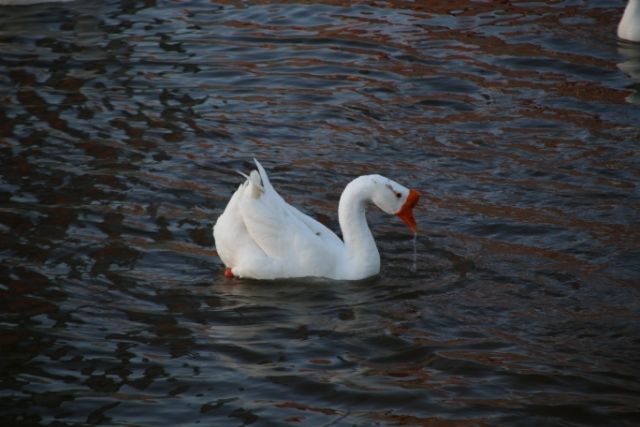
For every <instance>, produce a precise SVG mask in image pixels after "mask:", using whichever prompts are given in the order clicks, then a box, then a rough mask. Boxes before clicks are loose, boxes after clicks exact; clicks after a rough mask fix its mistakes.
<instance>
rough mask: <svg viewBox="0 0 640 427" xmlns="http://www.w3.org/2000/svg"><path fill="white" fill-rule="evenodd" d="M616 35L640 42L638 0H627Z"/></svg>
mask: <svg viewBox="0 0 640 427" xmlns="http://www.w3.org/2000/svg"><path fill="white" fill-rule="evenodd" d="M618 37H619V38H621V39H624V40H629V41H632V42H640V0H629V2H628V3H627V7H626V8H625V9H624V14H623V15H622V19H621V20H620V23H619V24H618Z"/></svg>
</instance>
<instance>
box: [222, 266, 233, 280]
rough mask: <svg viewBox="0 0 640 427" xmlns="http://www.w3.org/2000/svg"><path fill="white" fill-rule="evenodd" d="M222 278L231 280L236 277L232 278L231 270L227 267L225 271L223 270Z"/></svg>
mask: <svg viewBox="0 0 640 427" xmlns="http://www.w3.org/2000/svg"><path fill="white" fill-rule="evenodd" d="M224 277H226V278H227V279H233V278H234V277H236V276H234V275H233V271H231V269H230V268H229V267H227V268H226V270H224Z"/></svg>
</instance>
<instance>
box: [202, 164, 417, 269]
mask: <svg viewBox="0 0 640 427" xmlns="http://www.w3.org/2000/svg"><path fill="white" fill-rule="evenodd" d="M255 163H256V167H257V170H253V171H252V172H251V174H250V175H249V176H247V179H246V181H245V182H243V183H242V184H241V185H240V186H239V187H238V189H237V190H236V192H235V193H234V194H233V196H232V197H231V199H230V200H229V203H228V204H227V207H226V208H225V210H224V212H223V213H222V214H221V215H220V217H219V218H218V220H217V221H216V224H215V225H214V227H213V237H214V239H215V244H216V249H217V252H218V255H219V256H220V258H221V259H222V261H223V263H224V264H225V266H226V267H227V270H226V272H225V274H226V275H227V276H228V277H245V278H253V279H281V278H295V277H324V278H329V279H336V280H359V279H364V278H367V277H370V276H374V275H376V274H378V273H379V272H380V255H379V253H378V249H377V247H376V243H375V241H374V239H373V235H372V234H371V231H370V230H369V226H368V225H367V221H366V217H365V211H366V206H367V205H368V204H369V202H373V203H374V204H375V205H377V206H378V207H379V208H381V209H382V210H383V211H385V212H387V213H390V214H396V215H398V216H399V217H400V218H402V219H403V221H404V222H405V223H406V224H407V225H408V226H409V228H411V229H412V230H413V231H414V233H415V231H416V223H415V220H414V218H413V214H412V211H411V210H412V209H413V207H414V206H415V204H416V203H417V202H418V199H419V194H418V192H417V191H415V190H409V189H407V188H406V187H404V186H402V185H400V184H398V183H396V182H394V181H392V180H390V179H388V178H385V177H383V176H380V175H366V176H361V177H358V178H356V179H354V180H353V181H351V182H350V183H349V184H348V185H347V186H346V188H345V189H344V191H343V193H342V196H341V197H340V203H339V208H338V217H339V221H340V228H341V229H342V235H343V237H344V241H343V240H342V239H340V238H339V237H338V236H337V235H335V234H334V233H333V232H332V231H331V230H329V229H328V228H327V227H325V226H324V225H322V224H320V223H319V222H318V221H316V220H315V219H313V218H311V217H309V216H307V215H305V214H303V213H302V212H300V211H299V210H298V209H296V208H295V207H293V206H291V205H289V204H288V203H287V202H285V201H284V200H283V199H282V197H280V195H279V194H278V193H277V192H276V191H275V189H274V188H273V186H272V185H271V183H270V182H269V177H268V176H267V173H266V171H265V170H264V168H263V167H262V165H260V163H259V162H258V161H257V160H255Z"/></svg>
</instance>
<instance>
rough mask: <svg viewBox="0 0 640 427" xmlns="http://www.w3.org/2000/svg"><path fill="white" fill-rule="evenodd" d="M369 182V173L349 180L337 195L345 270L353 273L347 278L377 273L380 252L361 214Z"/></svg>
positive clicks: (368, 195) (369, 193)
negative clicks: (338, 195) (344, 252)
mask: <svg viewBox="0 0 640 427" xmlns="http://www.w3.org/2000/svg"><path fill="white" fill-rule="evenodd" d="M373 185H374V184H373V178H372V177H371V176H361V177H359V178H356V179H354V180H353V181H351V182H350V183H349V184H348V185H347V186H346V188H345V189H344V191H343V192H342V196H340V204H339V206H338V220H339V221H340V229H341V230H342V238H343V239H344V244H345V249H346V263H345V269H346V271H348V274H349V275H352V276H353V277H350V278H351V279H361V278H365V277H369V276H373V275H375V274H378V273H379V272H380V254H379V253H378V248H377V246H376V242H375V240H374V239H373V235H372V234H371V230H370V229H369V225H368V224H367V218H366V215H365V214H366V208H367V204H369V202H370V201H371V197H372V192H373Z"/></svg>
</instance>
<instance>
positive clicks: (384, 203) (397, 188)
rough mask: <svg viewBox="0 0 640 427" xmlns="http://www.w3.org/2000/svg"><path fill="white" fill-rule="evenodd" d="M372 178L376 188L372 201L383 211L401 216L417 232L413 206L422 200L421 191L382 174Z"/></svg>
mask: <svg viewBox="0 0 640 427" xmlns="http://www.w3.org/2000/svg"><path fill="white" fill-rule="evenodd" d="M372 180H373V182H374V189H373V192H372V195H371V201H372V202H373V203H374V204H375V205H376V206H377V207H379V208H380V209H381V210H382V211H383V212H386V213H388V214H390V215H396V216H398V217H400V219H402V221H404V223H405V224H406V225H407V227H409V228H410V229H411V231H412V232H413V233H414V234H415V233H416V232H417V230H418V226H417V224H416V220H415V218H414V217H413V208H414V207H415V205H416V204H417V203H418V200H420V193H419V192H418V191H416V190H410V189H408V188H407V187H405V186H403V185H401V184H398V183H397V182H395V181H392V180H390V179H389V178H385V177H383V176H380V175H375V176H373V177H372Z"/></svg>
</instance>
